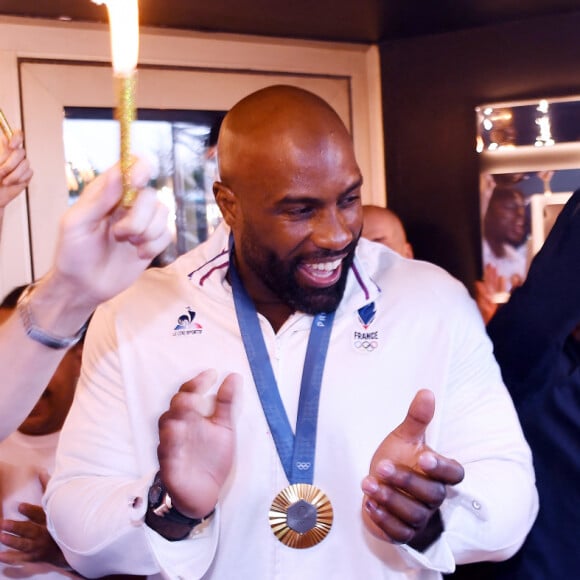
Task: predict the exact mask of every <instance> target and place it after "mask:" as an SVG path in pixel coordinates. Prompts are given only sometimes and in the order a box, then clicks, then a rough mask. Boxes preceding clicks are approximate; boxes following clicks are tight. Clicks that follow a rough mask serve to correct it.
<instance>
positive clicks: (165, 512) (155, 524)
mask: <svg viewBox="0 0 580 580" xmlns="http://www.w3.org/2000/svg"><path fill="white" fill-rule="evenodd" d="M148 500H149V501H148V506H147V513H146V515H145V523H146V524H147V525H148V526H149V527H150V528H151V529H153V530H155V531H156V532H157V533H159V534H160V535H161V536H163V537H164V538H165V539H167V540H170V541H172V542H174V541H178V540H183V539H185V538H186V537H187V536H189V534H190V533H191V532H192V530H193V529H194V528H195V527H196V526H198V525H200V524H201V523H203V522H204V521H206V520H207V519H208V518H209V517H211V516H212V515H213V513H214V511H215V509H213V510H212V511H211V512H210V513H209V514H207V516H205V517H203V518H201V519H200V518H190V517H187V516H185V515H183V514H182V513H181V512H179V511H178V510H177V509H176V508H175V507H174V506H173V504H172V502H171V496H170V495H169V493H168V492H167V490H166V489H165V486H164V485H163V482H162V481H161V474H160V473H159V472H157V474H156V475H155V479H154V480H153V485H152V486H151V487H150V488H149V498H148Z"/></svg>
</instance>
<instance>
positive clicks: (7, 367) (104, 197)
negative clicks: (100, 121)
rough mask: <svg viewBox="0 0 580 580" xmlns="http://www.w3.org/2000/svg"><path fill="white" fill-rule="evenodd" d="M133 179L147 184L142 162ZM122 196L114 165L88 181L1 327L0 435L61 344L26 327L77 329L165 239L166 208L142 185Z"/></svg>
mask: <svg viewBox="0 0 580 580" xmlns="http://www.w3.org/2000/svg"><path fill="white" fill-rule="evenodd" d="M132 179H133V183H134V185H135V186H136V187H143V186H144V185H145V183H146V182H147V179H148V168H147V166H146V165H145V164H144V163H142V162H137V163H136V164H135V166H134V170H133V172H132ZM120 196H121V178H120V172H119V168H118V167H113V168H111V169H110V170H108V171H107V172H105V173H104V174H102V175H101V176H99V177H98V178H97V179H96V180H95V181H94V182H93V183H91V184H90V185H89V186H88V187H87V189H86V190H85V192H84V193H83V195H82V196H81V198H80V199H79V201H78V202H77V203H76V204H75V205H73V206H72V207H71V208H70V209H69V210H67V212H66V213H65V214H64V216H63V219H62V222H61V225H60V237H59V241H58V245H57V250H56V254H55V259H54V262H53V265H52V267H51V269H50V270H49V272H48V273H47V274H46V275H45V276H44V277H43V278H42V279H41V280H40V281H39V282H38V283H37V284H36V286H35V287H34V289H33V290H32V292H31V294H30V299H29V302H28V305H27V307H26V308H25V309H23V308H22V307H20V308H19V309H17V311H15V312H14V314H13V315H12V316H11V317H10V318H9V319H8V320H7V321H6V322H5V323H4V324H3V325H2V326H1V327H0V368H2V369H4V371H3V378H2V386H1V389H2V399H1V403H0V417H1V421H0V437H1V438H3V437H5V436H6V435H8V434H9V433H11V432H12V431H13V430H14V429H16V428H17V427H18V425H19V424H20V423H21V422H22V420H23V419H24V418H25V417H26V415H27V414H28V412H29V411H30V409H31V408H32V406H33V405H34V403H35V402H36V400H37V399H38V397H39V396H40V393H41V392H42V390H43V389H44V387H45V386H46V383H47V382H48V380H49V379H50V377H51V376H52V375H53V373H54V371H55V369H56V367H57V366H58V364H59V362H60V360H61V359H62V356H63V354H64V352H65V349H55V348H51V347H49V346H46V345H44V344H41V342H39V341H38V340H35V339H33V338H31V336H30V334H31V331H30V328H31V327H34V328H35V329H38V330H39V331H41V333H42V334H44V335H45V336H50V337H55V338H57V339H58V338H65V337H71V336H74V335H75V334H76V333H77V332H78V331H79V329H80V328H81V327H82V326H83V325H84V324H85V322H86V321H87V319H88V318H89V316H90V315H91V313H92V312H93V311H94V309H95V308H96V307H97V305H98V304H100V303H101V302H103V301H105V300H108V299H109V298H111V297H112V296H114V295H115V294H117V293H118V292H120V291H121V290H123V289H125V288H126V287H127V286H129V285H130V284H131V283H132V282H133V281H134V280H135V279H136V278H137V277H138V276H139V274H140V273H141V272H142V271H143V270H144V269H145V268H146V267H147V265H148V264H149V263H150V261H151V259H152V258H153V257H154V256H156V255H157V254H158V253H159V252H161V251H162V250H163V249H164V248H165V247H166V246H167V244H168V243H169V241H170V237H171V234H170V232H169V229H168V227H167V209H166V208H165V206H163V205H162V204H161V203H160V202H159V201H158V200H157V197H156V195H155V192H154V191H152V190H149V189H143V190H142V191H141V192H140V194H139V196H138V197H137V202H136V203H135V205H134V207H132V208H131V209H130V210H128V211H127V210H123V209H118V208H117V203H118V201H119V199H120ZM23 314H24V316H23ZM25 318H27V319H28V323H27V324H28V327H29V328H28V332H27V330H26V329H25V325H24V324H23V322H24V319H25ZM32 334H34V332H32Z"/></svg>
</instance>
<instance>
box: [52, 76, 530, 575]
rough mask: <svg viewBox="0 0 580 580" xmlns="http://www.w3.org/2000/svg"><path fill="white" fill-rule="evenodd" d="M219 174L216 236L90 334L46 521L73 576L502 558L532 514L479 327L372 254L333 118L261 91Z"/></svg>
mask: <svg viewBox="0 0 580 580" xmlns="http://www.w3.org/2000/svg"><path fill="white" fill-rule="evenodd" d="M218 162H219V175H220V180H219V181H217V182H216V183H215V184H214V193H215V195H216V199H217V202H218V204H219V206H220V209H221V211H222V214H223V216H224V222H223V223H222V224H221V225H220V226H219V227H218V228H217V229H216V231H215V232H214V234H213V235H212V236H211V237H210V238H209V239H208V241H207V242H206V243H204V244H202V245H200V246H198V247H197V248H195V249H194V250H192V251H191V252H190V253H188V254H185V255H184V256H182V257H180V258H178V259H177V260H176V261H175V262H173V263H172V264H171V265H169V266H167V267H166V268H164V269H156V268H152V269H149V270H148V271H147V272H146V273H145V274H144V275H143V276H142V277H141V278H140V280H139V281H138V282H137V283H136V284H134V285H133V286H132V287H131V288H129V289H128V290H127V291H126V292H124V293H123V294H121V295H120V296H118V297H116V298H115V299H113V300H112V301H109V302H108V303H107V304H105V305H103V306H102V307H100V308H99V309H98V311H97V312H96V313H95V316H94V318H93V319H92V322H91V327H90V329H89V333H88V336H87V342H86V346H85V351H84V354H83V371H82V373H81V379H80V383H79V389H78V391H77V395H76V398H75V402H74V403H73V406H72V409H71V412H70V414H69V416H68V418H67V421H66V423H65V426H64V428H63V432H62V436H61V441H60V445H59V450H58V459H57V470H56V472H55V474H54V476H53V478H52V479H51V481H50V482H49V485H48V487H47V490H46V494H45V497H44V500H43V502H44V505H45V508H46V511H47V521H48V526H49V529H50V531H51V533H52V534H53V537H54V538H55V540H56V541H57V543H59V545H60V546H61V548H62V549H63V551H64V552H65V554H66V556H67V559H68V560H69V562H71V564H73V565H74V567H75V569H77V570H79V571H80V572H81V573H83V574H86V575H91V576H95V575H99V574H101V575H102V574H104V573H111V572H128V571H133V572H134V573H140V574H155V573H159V572H162V573H163V575H164V576H165V577H170V578H177V577H182V578H200V577H204V578H206V579H210V578H215V579H222V578H252V579H256V580H258V579H260V580H261V579H264V580H266V579H270V578H273V577H280V578H297V577H300V578H302V579H303V580H315V579H316V580H319V579H320V578H341V579H344V580H347V579H353V580H354V579H359V578H386V577H388V578H389V579H391V580H393V579H401V580H403V579H409V578H418V577H421V578H422V579H423V580H430V579H435V578H440V577H441V571H443V570H445V571H451V570H452V569H453V568H454V566H455V563H456V562H465V561H474V560H481V559H486V558H493V559H502V558H507V557H509V556H510V555H512V554H513V553H514V552H515V551H516V550H517V548H518V547H519V546H520V544H521V542H523V539H524V537H525V535H526V533H527V532H528V530H529V528H530V526H531V523H532V521H533V518H534V516H535V513H536V510H537V503H536V499H537V497H536V491H535V489H534V483H533V470H532V464H531V456H530V452H529V448H528V446H527V444H526V442H525V440H524V438H523V436H522V433H521V429H520V426H519V424H518V421H517V417H516V414H515V411H514V409H513V405H512V403H511V401H510V398H509V395H508V393H507V391H506V389H505V387H504V385H503V383H502V381H501V376H500V373H499V369H498V367H497V364H496V362H495V360H494V358H493V355H492V351H491V343H490V341H489V339H488V338H487V336H486V335H485V330H484V327H483V324H482V321H481V317H480V315H479V313H478V312H477V309H476V308H475V305H474V303H473V301H472V300H471V299H470V298H469V295H468V294H467V291H466V289H465V288H464V287H463V286H462V285H461V284H460V283H459V282H458V281H457V280H455V279H453V278H451V277H450V276H449V275H448V274H447V273H445V272H444V271H443V270H441V269H440V268H438V267H437V266H435V265H433V264H428V263H426V262H420V261H416V260H406V259H404V258H402V257H401V256H399V255H398V254H396V253H395V252H393V251H391V250H390V249H388V248H386V247H383V246H382V245H380V244H375V243H372V242H369V241H368V240H366V239H362V238H360V233H361V229H362V209H361V186H362V175H361V172H360V169H359V167H358V164H357V162H356V159H355V156H354V149H353V144H352V139H351V136H350V135H349V133H348V131H347V129H346V127H345V126H344V124H343V123H342V121H341V120H340V118H339V117H338V115H337V114H336V112H335V111H334V110H333V109H332V108H331V107H330V106H329V105H328V104H327V103H326V102H325V101H323V100H322V99H320V98H319V97H317V96H315V95H314V94H312V93H309V92H307V91H304V90H302V89H299V88H296V87H289V86H273V87H268V88H265V89H262V90H260V91H258V92H256V93H253V94H251V95H249V96H247V97H245V98H244V99H243V100H242V101H240V102H239V103H238V104H237V105H235V106H234V107H233V108H232V110H231V111H230V112H229V113H228V114H227V116H226V118H225V119H224V122H223V124H222V127H221V131H220V135H219V140H218ZM309 344H310V346H308V345H309ZM302 361H304V365H303V364H302ZM303 375H304V378H303ZM242 383H245V386H243V387H242ZM261 401H262V402H261ZM489 417H493V421H490V420H489ZM295 434H296V435H295ZM315 435H316V437H315ZM294 453H296V455H295V456H294ZM361 482H362V483H361ZM330 506H332V508H331V507H330ZM325 536H326V537H325ZM297 548H301V549H297Z"/></svg>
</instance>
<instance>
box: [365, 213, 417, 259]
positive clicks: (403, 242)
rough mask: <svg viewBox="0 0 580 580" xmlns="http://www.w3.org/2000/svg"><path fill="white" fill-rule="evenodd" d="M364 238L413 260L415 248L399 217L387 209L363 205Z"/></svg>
mask: <svg viewBox="0 0 580 580" xmlns="http://www.w3.org/2000/svg"><path fill="white" fill-rule="evenodd" d="M362 209H363V228H362V236H363V238H366V239H367V240H371V241H372V242H378V243H379V244H383V245H385V246H387V247H389V248H391V250H394V251H395V252H397V253H398V254H401V256H403V257H404V258H413V247H412V246H411V244H410V243H409V242H408V241H407V234H406V233H405V228H404V227H403V222H402V221H401V220H400V218H399V216H398V215H397V214H396V213H395V212H394V211H391V210H390V209H388V208H386V207H380V206H378V205H363V208H362Z"/></svg>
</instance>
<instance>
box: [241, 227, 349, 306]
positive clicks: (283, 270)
mask: <svg viewBox="0 0 580 580" xmlns="http://www.w3.org/2000/svg"><path fill="white" fill-rule="evenodd" d="M359 238H360V235H359V236H358V237H357V238H356V239H355V240H353V241H352V242H351V243H350V244H349V245H348V246H347V247H346V248H345V249H344V250H342V251H341V252H330V251H327V250H320V251H318V252H316V253H313V254H308V255H307V256H297V257H295V258H293V259H292V260H289V261H286V262H285V261H283V260H281V259H280V258H278V256H277V255H276V254H275V253H274V252H272V251H271V250H268V249H266V248H264V247H263V246H262V245H261V244H260V243H259V242H258V236H257V235H256V234H255V232H254V230H253V229H252V228H248V227H246V230H245V232H244V235H243V237H242V240H241V250H242V253H243V256H244V259H245V261H246V264H247V265H248V266H249V267H250V268H251V270H252V271H253V272H254V274H256V275H257V276H258V277H259V278H260V280H261V281H262V283H263V284H264V285H265V286H266V287H267V288H268V289H269V290H271V291H272V292H273V293H274V294H275V295H276V296H277V297H278V298H279V299H280V300H281V301H282V302H284V303H285V304H287V305H288V306H290V307H291V308H292V309H293V310H298V311H300V312H305V313H306V314H317V313H318V312H334V311H335V310H336V309H337V308H338V305H339V304H340V301H341V300H342V296H343V294H344V289H345V287H346V281H347V277H348V272H349V270H350V267H351V265H352V262H353V260H354V253H355V248H356V245H357V243H358V239H359ZM345 252H346V254H347V255H346V257H345V258H344V259H343V260H342V270H341V273H340V278H339V279H338V281H337V282H336V283H335V284H333V285H332V286H328V287H326V288H313V287H304V286H301V285H299V284H298V282H297V276H296V273H297V270H298V267H299V266H300V264H301V263H302V262H303V261H304V260H305V259H308V261H316V260H318V259H320V260H329V259H332V258H336V257H337V256H338V255H344V253H345Z"/></svg>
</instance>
